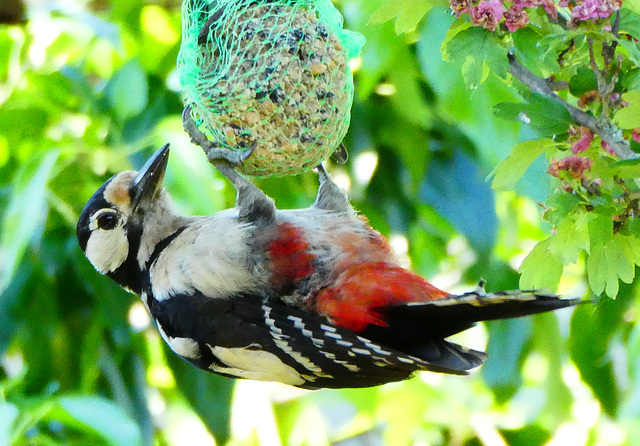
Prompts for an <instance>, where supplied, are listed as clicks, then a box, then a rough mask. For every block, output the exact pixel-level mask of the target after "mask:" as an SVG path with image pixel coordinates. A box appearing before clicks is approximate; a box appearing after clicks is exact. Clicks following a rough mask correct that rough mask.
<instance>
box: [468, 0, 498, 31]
mask: <svg viewBox="0 0 640 446" xmlns="http://www.w3.org/2000/svg"><path fill="white" fill-rule="evenodd" d="M504 11H505V9H504V5H503V4H502V2H501V1H499V0H488V1H487V0H482V1H481V2H480V3H479V4H478V5H477V6H471V8H470V13H471V20H472V22H473V24H474V25H476V26H482V27H483V28H485V29H488V30H489V31H495V30H496V28H497V27H498V23H500V20H501V19H502V16H503V15H504Z"/></svg>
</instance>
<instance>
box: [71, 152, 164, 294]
mask: <svg viewBox="0 0 640 446" xmlns="http://www.w3.org/2000/svg"><path fill="white" fill-rule="evenodd" d="M168 159H169V144H167V145H165V146H164V147H162V148H161V149H160V150H158V151H157V152H156V153H155V154H153V156H152V157H151V158H150V159H149V160H148V161H147V162H146V164H145V165H144V166H143V167H142V169H141V170H140V171H139V172H135V171H132V170H129V171H125V172H121V173H119V174H117V175H115V176H113V177H111V178H110V179H109V180H108V181H107V182H106V183H104V184H103V185H102V186H100V188H99V189H98V190H97V191H96V193H95V194H93V196H92V197H91V199H90V200H89V201H88V202H87V204H86V205H85V207H84V209H83V210H82V213H81V214H80V220H79V221H78V227H77V236H78V242H79V243H80V247H81V248H82V250H83V251H84V254H85V255H86V256H87V258H88V259H89V261H90V262H91V263H92V264H93V266H94V267H95V268H96V269H97V270H98V271H99V272H100V273H101V274H110V275H111V274H115V275H117V273H116V270H118V268H120V267H121V266H123V265H124V264H125V262H127V261H130V262H132V263H134V264H135V263H138V262H136V255H137V254H138V251H139V249H140V242H141V238H142V234H143V223H144V222H145V219H147V220H149V219H151V218H150V217H151V216H153V214H156V213H158V208H159V207H160V208H163V207H164V206H162V203H158V202H161V201H163V200H164V197H163V196H162V195H163V194H162V193H161V192H162V180H163V178H164V173H165V171H166V168H167V161H168ZM159 204H160V206H159ZM154 220H155V219H154ZM131 266H134V265H131ZM136 267H137V265H136ZM136 269H137V268H136ZM120 282H128V281H127V280H122V281H120ZM122 284H123V285H128V284H127V283H122Z"/></svg>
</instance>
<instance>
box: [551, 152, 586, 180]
mask: <svg viewBox="0 0 640 446" xmlns="http://www.w3.org/2000/svg"><path fill="white" fill-rule="evenodd" d="M591 166H593V161H592V160H590V159H589V158H587V157H584V156H578V155H570V156H568V157H566V158H563V159H561V160H557V159H555V158H553V159H552V160H551V163H549V168H548V169H547V173H549V174H550V175H552V176H554V177H556V178H558V177H559V176H560V172H561V171H566V172H568V173H569V175H571V177H572V178H575V179H582V178H584V172H585V171H586V170H589V169H591Z"/></svg>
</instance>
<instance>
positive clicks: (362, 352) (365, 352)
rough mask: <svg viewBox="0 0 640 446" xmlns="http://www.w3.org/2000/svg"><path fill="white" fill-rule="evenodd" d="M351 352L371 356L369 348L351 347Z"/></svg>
mask: <svg viewBox="0 0 640 446" xmlns="http://www.w3.org/2000/svg"><path fill="white" fill-rule="evenodd" d="M351 351H352V352H354V353H357V354H359V355H366V356H371V352H370V351H369V350H365V349H363V348H356V347H354V348H352V349H351Z"/></svg>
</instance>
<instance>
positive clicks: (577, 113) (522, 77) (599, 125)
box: [507, 54, 639, 160]
mask: <svg viewBox="0 0 640 446" xmlns="http://www.w3.org/2000/svg"><path fill="white" fill-rule="evenodd" d="M507 57H508V58H509V72H510V73H511V74H512V75H513V76H514V77H515V78H516V79H518V80H519V81H520V82H522V83H523V84H525V85H526V86H527V87H529V89H530V90H531V91H532V92H534V93H538V94H541V95H543V96H546V97H547V98H549V99H551V100H553V101H556V102H558V103H559V104H560V105H562V106H563V107H564V108H565V109H566V110H567V111H568V112H569V115H570V116H571V119H573V121H574V122H575V123H577V124H579V125H582V126H584V127H587V128H588V129H589V130H591V131H592V132H593V133H594V134H596V135H598V136H599V137H600V138H602V140H603V141H604V142H605V143H607V145H608V146H609V147H611V149H612V150H613V151H614V152H615V153H616V154H617V155H618V156H619V157H620V159H621V160H628V159H632V158H639V156H638V154H637V153H635V152H634V151H633V150H631V147H630V146H629V143H628V142H627V141H626V140H625V139H624V138H623V137H622V131H621V130H620V129H619V128H618V127H616V126H615V125H614V124H613V123H612V122H611V121H610V120H609V119H608V118H607V117H605V116H602V117H601V118H600V119H598V118H596V117H594V116H592V115H590V114H588V113H586V112H584V111H582V110H580V109H579V108H577V107H574V106H573V105H571V104H569V103H568V102H567V101H565V100H564V99H562V98H561V97H560V96H558V95H557V94H556V93H555V92H554V91H553V90H552V89H551V87H550V86H549V83H548V81H547V80H545V79H542V78H540V77H538V76H536V75H534V74H533V73H532V72H531V71H529V70H527V69H526V68H525V67H523V66H522V65H521V64H520V62H518V59H516V56H515V55H513V54H508V55H507Z"/></svg>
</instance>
